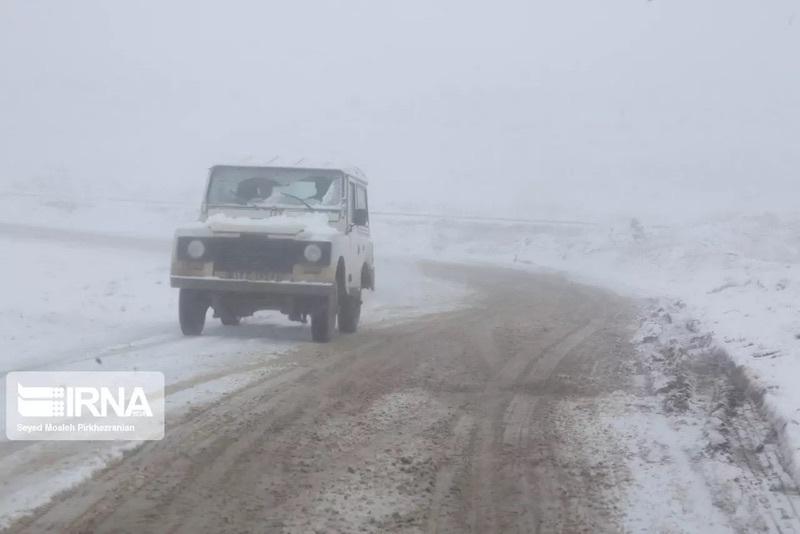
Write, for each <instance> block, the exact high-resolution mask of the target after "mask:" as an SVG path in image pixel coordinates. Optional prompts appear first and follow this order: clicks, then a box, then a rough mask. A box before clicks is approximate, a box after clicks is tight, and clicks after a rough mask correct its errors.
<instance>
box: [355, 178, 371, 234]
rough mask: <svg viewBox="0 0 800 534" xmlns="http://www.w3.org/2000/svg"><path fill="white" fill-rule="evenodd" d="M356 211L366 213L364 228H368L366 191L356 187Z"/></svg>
mask: <svg viewBox="0 0 800 534" xmlns="http://www.w3.org/2000/svg"><path fill="white" fill-rule="evenodd" d="M356 209H357V210H364V211H366V212H367V218H366V220H365V223H364V226H369V206H368V205H367V189H366V188H365V187H363V186H360V185H359V186H356Z"/></svg>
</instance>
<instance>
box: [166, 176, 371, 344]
mask: <svg viewBox="0 0 800 534" xmlns="http://www.w3.org/2000/svg"><path fill="white" fill-rule="evenodd" d="M170 278H171V284H172V287H177V288H180V299H179V300H180V304H179V308H180V309H179V318H180V325H181V330H182V331H183V333H184V334H186V335H199V334H200V333H202V331H203V326H204V325H205V320H206V315H207V312H208V309H209V308H212V309H213V310H214V317H218V318H219V319H220V321H222V324H224V325H237V324H239V320H240V319H241V318H242V317H246V316H249V315H252V314H253V313H255V312H256V311H258V310H280V311H281V313H284V314H286V315H288V316H289V318H290V319H291V320H294V321H300V322H306V321H307V320H308V318H309V317H310V318H311V335H312V338H313V339H314V340H315V341H329V340H330V339H331V337H332V336H333V333H334V329H335V327H336V323H337V319H338V326H339V331H340V332H345V333H350V332H355V331H356V328H357V326H358V320H359V317H360V315H361V292H362V290H364V289H371V290H374V289H375V264H374V259H373V251H372V240H371V239H370V232H369V210H368V203H367V180H366V178H365V177H364V176H363V174H361V173H360V172H348V171H345V170H341V169H312V168H296V167H240V166H228V165H218V166H215V167H212V169H211V172H210V173H209V178H208V185H207V187H206V196H205V200H204V202H203V205H202V209H201V215H200V220H199V222H197V223H194V224H192V225H189V226H185V227H182V228H179V229H178V230H177V231H176V233H175V244H174V247H173V255H172V269H171V277H170Z"/></svg>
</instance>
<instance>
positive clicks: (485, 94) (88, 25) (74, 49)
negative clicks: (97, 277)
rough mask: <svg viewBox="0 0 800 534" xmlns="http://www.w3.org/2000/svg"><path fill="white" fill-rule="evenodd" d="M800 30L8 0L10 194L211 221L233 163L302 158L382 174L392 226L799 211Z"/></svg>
mask: <svg viewBox="0 0 800 534" xmlns="http://www.w3.org/2000/svg"><path fill="white" fill-rule="evenodd" d="M796 16H797V6H796V4H793V3H792V2H789V1H782V2H775V3H772V4H770V5H769V6H765V5H760V4H757V3H752V2H745V1H742V0H739V1H734V2H721V1H712V2H705V3H702V4H698V3H696V2H688V1H682V2H667V1H663V0H655V1H650V2H648V1H644V0H642V1H625V2H623V1H616V2H610V3H605V4H604V5H603V6H602V7H601V6H599V5H595V4H594V3H592V2H570V3H568V4H563V3H559V4H558V5H552V4H550V3H548V4H544V3H541V4H531V3H529V2H521V1H520V2H504V3H503V4H502V5H500V6H492V7H487V6H486V5H485V4H482V3H475V2H467V3H464V2H438V3H436V4H435V5H430V4H429V3H426V2H419V1H415V2H404V3H402V4H377V3H371V2H366V1H363V2H361V1H358V2H336V3H327V2H306V3H302V4H298V3H293V4H291V5H282V6H265V5H262V4H261V3H259V2H233V3H226V4H225V5H224V6H223V5H221V4H215V3H212V2H170V3H169V4H163V3H156V2H149V3H140V4H136V5H134V4H132V3H114V4H109V3H105V2H100V1H82V2H69V3H23V2H10V3H4V4H3V5H2V6H0V85H2V89H0V115H2V117H3V124H4V127H3V128H2V130H0V132H1V133H0V161H2V162H3V164H4V167H5V170H6V171H7V172H6V173H4V178H3V180H2V182H1V183H0V190H4V191H6V190H22V191H31V190H32V191H48V190H54V191H57V192H64V191H66V192H72V193H73V194H90V195H94V194H97V195H113V194H115V193H119V194H124V195H134V196H141V197H146V198H153V197H165V198H169V199H170V200H174V199H182V198H187V197H188V199H189V201H190V202H195V201H196V199H197V198H198V197H199V193H198V192H199V191H200V189H201V187H202V183H203V180H204V179H205V176H206V169H207V168H208V167H209V166H211V165H213V164H216V163H248V164H259V163H266V162H270V161H279V162H281V163H283V164H286V163H293V162H297V161H300V160H302V161H303V162H322V163H324V162H327V161H331V162H335V163H337V164H340V163H342V164H347V165H353V166H358V167H360V168H361V169H363V170H364V171H365V173H366V174H367V176H368V177H369V178H370V179H371V182H372V190H373V204H374V206H375V207H376V208H384V209H410V210H413V209H418V210H420V211H431V210H433V211H441V212H449V213H455V212H458V213H461V214H470V213H474V214H480V215H509V214H511V215H514V216H527V217H533V218H535V217H537V216H540V215H544V216H547V217H563V218H575V217H578V218H600V217H608V216H638V217H640V218H643V219H645V220H670V221H676V220H681V219H683V218H696V217H699V216H701V215H716V214H719V213H722V212H734V213H736V212H741V213H759V212H766V211H770V212H783V211H789V210H793V209H794V200H793V198H792V195H791V194H790V193H791V191H792V188H794V187H796V183H797V179H798V172H797V169H798V168H800V152H799V151H798V150H797V140H798V139H800V69H797V68H796V67H799V66H800V65H798V57H797V50H800V22H798V21H797V20H796ZM32 29H34V30H35V31H33V30H32ZM791 66H794V67H795V68H794V69H791V68H790V67H791ZM276 157H277V158H279V159H278V160H275V158H276Z"/></svg>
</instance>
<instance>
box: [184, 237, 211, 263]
mask: <svg viewBox="0 0 800 534" xmlns="http://www.w3.org/2000/svg"><path fill="white" fill-rule="evenodd" d="M205 253H206V246H205V244H204V243H203V242H202V241H200V240H199V239H192V240H191V241H189V244H188V245H186V254H188V255H189V257H190V258H192V259H194V260H199V259H200V258H202V257H203V255H204V254H205Z"/></svg>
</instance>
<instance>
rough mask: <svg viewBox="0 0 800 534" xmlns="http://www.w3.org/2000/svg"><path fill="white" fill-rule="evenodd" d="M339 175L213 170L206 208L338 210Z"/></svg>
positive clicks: (279, 170) (303, 171) (254, 169)
mask: <svg viewBox="0 0 800 534" xmlns="http://www.w3.org/2000/svg"><path fill="white" fill-rule="evenodd" d="M340 178H341V174H340V173H339V172H338V171H332V170H315V169H285V168H277V167H217V168H215V169H214V170H213V171H212V173H211V181H210V183H209V187H208V198H207V201H208V205H209V206H219V205H223V206H243V207H253V208H276V207H277V208H300V209H338V208H339V207H340V206H341V202H342V189H341V179H340Z"/></svg>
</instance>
